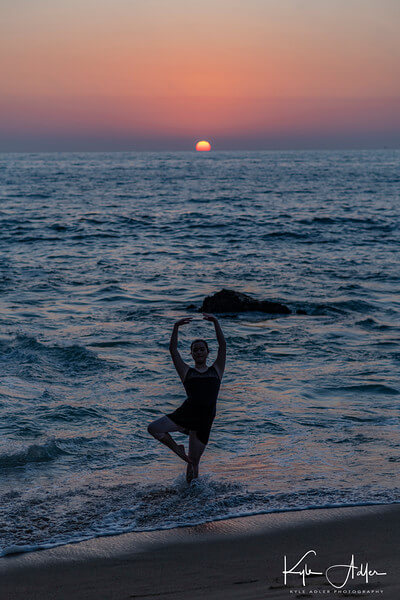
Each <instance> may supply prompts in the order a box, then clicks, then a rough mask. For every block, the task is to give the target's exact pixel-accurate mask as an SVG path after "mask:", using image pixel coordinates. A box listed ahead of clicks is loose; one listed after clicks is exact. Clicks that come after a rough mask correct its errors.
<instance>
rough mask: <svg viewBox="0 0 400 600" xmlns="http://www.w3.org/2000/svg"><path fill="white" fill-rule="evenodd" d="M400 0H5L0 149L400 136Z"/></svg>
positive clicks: (377, 143)
mask: <svg viewBox="0 0 400 600" xmlns="http://www.w3.org/2000/svg"><path fill="white" fill-rule="evenodd" d="M399 31H400V1H399V0H246V1H244V0H229V1H228V0H112V1H111V0H1V2H0V56H1V57H2V58H1V60H0V151H3V152H4V151H5V152H7V151H64V150H65V151H85V150H91V151H112V150H154V151H157V150H191V149H193V148H194V146H195V143H196V142H197V141H198V140H200V139H206V140H209V141H210V142H211V144H212V147H213V149H215V150H217V149H220V150H257V149H301V148H383V147H397V148H398V147H400V35H399Z"/></svg>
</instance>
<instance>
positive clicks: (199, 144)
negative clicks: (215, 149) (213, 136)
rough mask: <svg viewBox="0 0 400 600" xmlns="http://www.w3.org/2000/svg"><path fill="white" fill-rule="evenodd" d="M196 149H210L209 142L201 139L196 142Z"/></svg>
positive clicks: (201, 150) (205, 150) (202, 150)
mask: <svg viewBox="0 0 400 600" xmlns="http://www.w3.org/2000/svg"><path fill="white" fill-rule="evenodd" d="M196 150H198V151H200V152H208V151H209V150H211V144H210V142H206V141H205V140H202V141H201V142H197V144H196Z"/></svg>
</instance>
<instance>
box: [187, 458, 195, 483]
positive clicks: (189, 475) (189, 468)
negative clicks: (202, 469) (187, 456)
mask: <svg viewBox="0 0 400 600" xmlns="http://www.w3.org/2000/svg"><path fill="white" fill-rule="evenodd" d="M193 477H194V474H193V465H192V463H188V466H187V467H186V481H187V482H188V483H190V482H191V481H192V479H193Z"/></svg>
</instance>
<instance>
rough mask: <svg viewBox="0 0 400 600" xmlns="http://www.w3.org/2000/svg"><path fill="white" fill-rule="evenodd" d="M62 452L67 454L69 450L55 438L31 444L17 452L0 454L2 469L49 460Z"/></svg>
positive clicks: (0, 466) (0, 467)
mask: <svg viewBox="0 0 400 600" xmlns="http://www.w3.org/2000/svg"><path fill="white" fill-rule="evenodd" d="M62 454H67V452H66V451H65V450H62V449H61V448H60V447H59V446H58V444H57V442H56V441H55V440H51V441H48V442H45V443H44V444H31V445H30V446H28V447H27V448H23V449H21V450H18V451H16V452H11V453H9V454H0V469H6V468H12V467H22V466H25V465H27V464H29V463H36V462H47V461H51V460H54V459H55V458H57V457H58V456H60V455H62Z"/></svg>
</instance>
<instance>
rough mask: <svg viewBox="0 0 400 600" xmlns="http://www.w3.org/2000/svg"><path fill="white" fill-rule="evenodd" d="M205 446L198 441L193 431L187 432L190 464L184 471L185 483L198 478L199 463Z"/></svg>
mask: <svg viewBox="0 0 400 600" xmlns="http://www.w3.org/2000/svg"><path fill="white" fill-rule="evenodd" d="M205 448H206V445H205V444H203V442H201V441H200V440H199V438H198V437H197V435H196V432H195V431H190V432H189V460H190V463H189V464H188V466H187V469H186V481H187V482H188V483H190V482H191V481H192V479H195V478H196V477H198V476H199V462H200V457H201V455H202V454H203V452H204V450H205Z"/></svg>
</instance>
